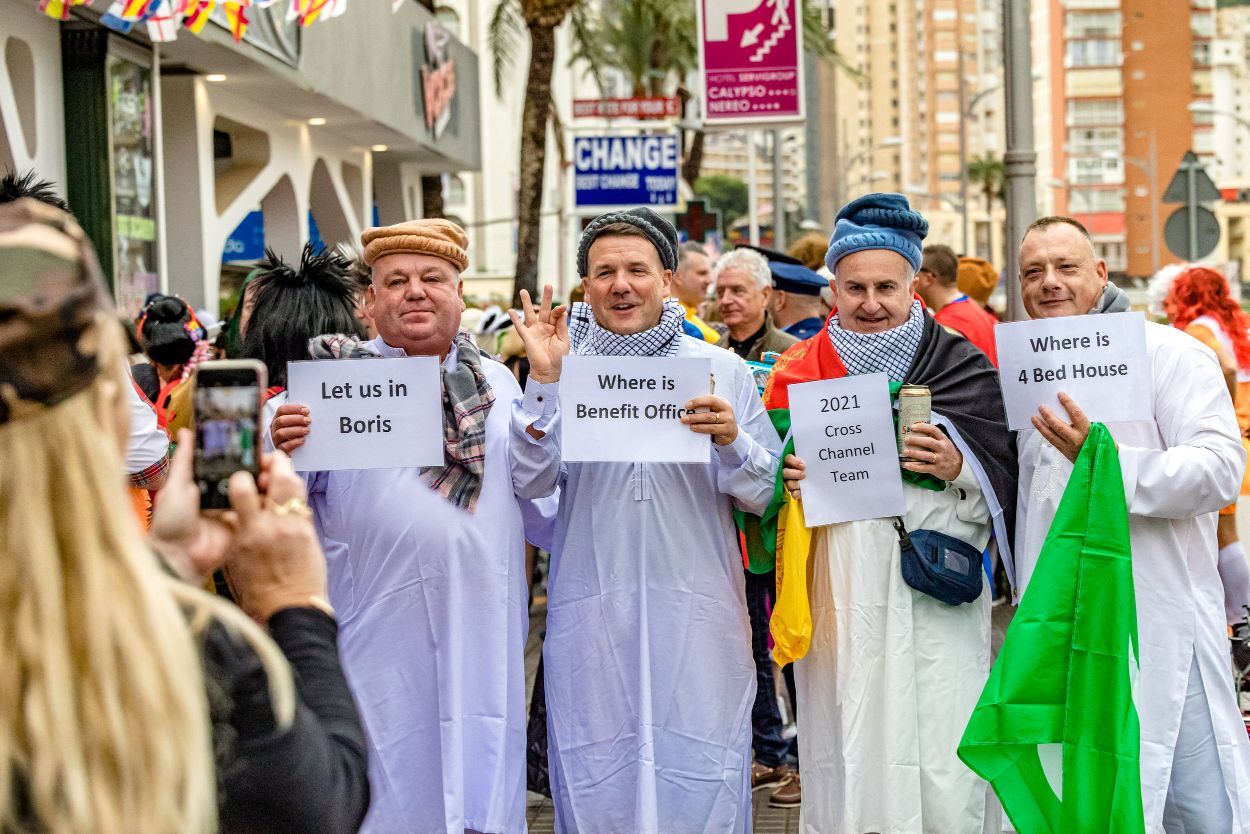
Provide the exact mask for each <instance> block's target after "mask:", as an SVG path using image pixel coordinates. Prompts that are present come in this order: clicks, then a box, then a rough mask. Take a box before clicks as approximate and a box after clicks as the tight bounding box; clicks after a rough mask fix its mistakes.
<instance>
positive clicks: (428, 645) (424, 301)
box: [272, 220, 553, 834]
mask: <svg viewBox="0 0 1250 834" xmlns="http://www.w3.org/2000/svg"><path fill="white" fill-rule="evenodd" d="M362 243H363V244H364V246H365V255H364V256H365V261H366V262H367V263H368V264H369V265H370V266H371V267H372V268H373V283H372V284H371V285H370V287H369V289H368V294H369V303H370V305H371V308H372V311H373V316H374V321H375V323H376V325H377V328H378V337H377V338H376V339H374V340H372V341H371V342H366V343H364V344H363V345H360V346H352V345H343V344H341V343H339V342H335V341H333V340H325V347H326V348H328V349H329V350H330V352H331V353H332V354H333V355H336V356H337V355H339V354H340V352H342V353H346V354H351V353H360V352H362V351H363V352H367V353H370V354H376V355H380V356H422V355H426V356H428V355H434V356H439V357H440V358H441V359H442V362H443V388H444V410H445V412H447V414H445V415H444V421H445V423H447V424H449V425H453V426H456V425H457V424H458V428H459V429H460V437H459V438H458V439H457V438H452V437H450V436H449V437H448V445H449V449H448V452H447V455H448V458H447V466H444V467H432V468H431V467H426V468H423V469H372V470H355V471H353V470H344V471H334V472H317V473H310V474H309V475H308V481H309V490H308V493H309V495H308V500H309V504H310V505H311V507H312V509H313V513H314V520H315V522H316V525H317V530H318V533H319V534H320V536H321V540H322V543H323V546H324V549H325V553H326V559H327V563H328V569H329V589H330V602H331V604H332V605H333V606H334V609H335V611H336V612H337V614H338V618H339V649H340V652H341V654H342V658H343V667H344V671H345V672H346V673H347V680H348V683H349V684H350V685H351V688H352V692H353V694H354V695H355V697H356V702H357V704H358V705H359V707H360V711H361V716H362V718H363V719H364V725H365V730H366V735H367V736H368V740H369V782H370V790H371V794H372V801H371V804H370V809H369V815H368V817H367V818H366V820H365V826H364V828H363V829H362V830H363V831H365V832H366V833H367V834H445V833H446V832H455V833H456V834H460V832H463V831H475V832H483V833H484V834H521V832H524V831H525V830H526V821H525V724H526V714H525V668H524V647H525V638H526V632H527V628H528V624H529V618H528V612H527V606H528V586H527V578H526V576H525V574H524V547H525V532H526V522H530V526H531V527H537V525H538V523H539V522H540V521H541V513H540V512H539V511H538V510H537V509H536V508H534V507H531V506H529V502H525V501H521V500H519V499H518V498H517V497H516V494H515V489H516V483H515V479H514V476H513V473H512V470H511V463H510V461H511V455H510V446H511V444H512V442H513V440H512V437H511V434H510V430H509V427H510V417H511V414H510V406H511V403H512V401H513V400H515V399H516V398H517V397H519V396H520V394H521V390H520V387H519V386H518V385H517V383H516V379H515V378H514V377H513V376H512V374H511V372H509V371H508V369H507V368H505V367H504V366H503V365H501V364H499V363H498V362H495V361H493V360H491V359H489V358H487V357H486V356H483V355H479V353H478V351H477V348H476V347H475V346H474V344H473V342H472V340H471V339H470V338H469V337H468V335H467V334H465V333H463V332H462V331H460V330H459V327H460V313H461V311H462V309H463V304H462V302H461V292H462V287H463V284H462V282H461V279H460V273H461V271H463V269H464V268H465V266H466V264H467V255H466V253H465V247H466V245H467V238H466V237H465V235H464V232H463V230H461V229H460V227H458V226H456V225H455V224H453V223H449V222H447V221H445V220H419V221H413V222H409V223H403V224H399V225H398V226H390V227H385V228H380V229H367V230H366V231H365V233H364V235H363V236H362ZM320 349H321V348H318V350H320ZM491 399H493V402H489V400H491ZM453 413H454V415H455V416H453ZM482 414H484V420H481V421H478V420H477V419H476V418H475V417H474V415H482ZM309 425H310V418H309V414H308V409H307V408H305V407H304V406H303V405H301V404H294V403H287V404H286V405H283V406H282V407H281V408H279V409H278V410H277V416H276V418H275V419H274V421H273V424H272V427H273V428H272V431H273V441H274V443H275V445H276V446H277V447H278V448H281V449H283V450H284V451H286V452H288V453H289V452H290V451H291V450H292V449H294V448H296V447H297V446H299V445H300V444H301V443H302V442H303V438H304V436H305V435H307V433H308V427H309ZM470 435H472V436H470ZM453 441H455V442H453ZM381 442H394V443H401V442H403V441H402V438H396V439H394V440H387V441H381ZM453 448H454V449H455V450H456V455H457V457H455V458H453V451H452V449H453ZM549 503H553V502H549ZM531 535H533V532H532V530H531Z"/></svg>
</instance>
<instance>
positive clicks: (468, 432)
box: [308, 330, 495, 512]
mask: <svg viewBox="0 0 1250 834" xmlns="http://www.w3.org/2000/svg"><path fill="white" fill-rule="evenodd" d="M453 345H454V347H455V349H456V365H455V367H454V368H450V369H448V368H447V367H446V366H444V367H443V368H442V377H443V461H444V463H443V465H442V466H423V467H421V480H422V481H424V482H425V483H426V484H427V485H428V486H429V487H430V488H431V489H433V490H435V491H436V492H438V493H439V494H440V495H442V496H443V497H444V498H446V499H447V500H448V501H450V502H451V503H453V504H455V505H457V506H459V507H461V508H463V509H466V510H468V511H469V512H475V511H476V510H477V499H478V498H479V497H480V496H481V494H482V474H483V472H484V471H485V467H486V417H487V415H488V414H490V407H491V406H492V405H493V404H494V402H495V393H494V392H493V391H492V390H491V388H490V383H488V382H487V381H486V373H485V372H484V371H483V370H482V353H481V351H479V350H478V347H477V344H476V343H475V342H474V341H473V338H472V337H471V336H470V335H469V334H468V333H466V332H464V331H463V330H461V331H460V332H459V333H457V334H456V339H455V342H454V343H453ZM308 352H309V354H310V355H311V356H312V357H313V358H314V359H361V358H366V357H374V356H377V354H376V353H373V352H372V351H370V350H368V349H367V348H366V347H365V346H364V345H363V344H362V343H361V342H359V341H358V340H356V339H355V338H353V337H351V336H342V335H333V336H319V337H317V338H316V339H313V340H312V341H311V342H309V344H308Z"/></svg>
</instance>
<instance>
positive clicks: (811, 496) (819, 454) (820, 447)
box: [790, 374, 906, 527]
mask: <svg viewBox="0 0 1250 834" xmlns="http://www.w3.org/2000/svg"><path fill="white" fill-rule="evenodd" d="M790 420H791V428H792V430H793V432H794V452H795V454H797V455H798V456H799V457H800V458H802V460H803V462H804V463H805V464H806V465H807V477H806V478H805V479H804V480H803V484H802V490H803V515H804V517H805V518H806V519H807V526H808V527H821V526H823V525H826V524H836V523H838V522H843V521H860V520H862V519H866V518H886V517H889V516H896V515H902V514H903V512H904V511H905V509H906V507H905V505H904V503H903V477H902V475H901V474H900V471H899V465H898V444H897V441H896V440H895V435H894V419H893V417H892V415H891V408H890V381H889V378H888V377H887V376H886V375H885V374H864V375H862V376H846V377H842V378H841V379H822V380H818V381H816V382H804V383H802V384H800V385H791V386H790Z"/></svg>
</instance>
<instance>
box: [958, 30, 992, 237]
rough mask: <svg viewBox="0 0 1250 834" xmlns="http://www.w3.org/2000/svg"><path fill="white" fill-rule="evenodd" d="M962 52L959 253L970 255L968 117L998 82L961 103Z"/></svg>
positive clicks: (961, 97)
mask: <svg viewBox="0 0 1250 834" xmlns="http://www.w3.org/2000/svg"><path fill="white" fill-rule="evenodd" d="M963 61H964V53H963V50H962V49H961V50H960V52H959V65H960V70H959V101H960V105H961V107H962V108H963V110H962V112H961V113H960V115H959V202H960V204H961V205H962V209H961V211H962V215H963V216H962V220H961V221H960V222H961V225H962V227H963V233H964V251H963V252H962V253H961V254H964V255H971V254H972V253H971V252H969V251H968V119H970V118H972V113H973V111H974V110H975V109H976V106H977V104H978V103H979V102H980V101H981V99H983V98H985V97H986V96H988V95H989V94H990V93H992V92H994V91H996V90H997V89H998V88H999V86H1001V85H999V84H995V85H994V86H992V87H987V88H985V89H984V90H982V91H981V92H979V93H977V94H976V95H975V96H973V97H972V98H971V100H969V101H968V103H967V104H966V105H964V104H963V101H964V95H965V85H966V83H967V81H966V79H965V77H964V71H963Z"/></svg>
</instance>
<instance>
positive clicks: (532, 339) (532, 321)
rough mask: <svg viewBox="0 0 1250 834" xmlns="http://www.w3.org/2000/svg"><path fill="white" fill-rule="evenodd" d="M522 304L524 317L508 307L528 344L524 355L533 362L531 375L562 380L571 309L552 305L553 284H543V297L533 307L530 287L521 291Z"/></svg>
mask: <svg viewBox="0 0 1250 834" xmlns="http://www.w3.org/2000/svg"><path fill="white" fill-rule="evenodd" d="M521 306H522V308H523V309H524V311H525V320H524V321H522V320H521V316H520V315H519V314H518V313H517V311H516V310H509V311H508V316H509V318H511V319H512V326H513V327H515V328H516V332H517V335H518V336H520V337H521V341H522V342H523V343H524V344H525V357H526V358H527V359H528V360H529V363H530V377H532V378H533V380H534V381H535V382H540V383H544V384H546V383H551V382H559V381H560V366H561V364H562V362H563V359H564V357H565V356H568V354H569V319H568V316H567V315H566V314H567V313H568V308H567V307H565V306H563V305H561V306H559V307H556V308H555V309H554V310H553V309H552V308H551V285H550V284H548V285H547V286H545V287H543V300H542V303H541V304H540V305H539V306H538V309H537V310H535V309H534V304H533V303H532V302H531V301H530V294H529V290H521Z"/></svg>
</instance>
